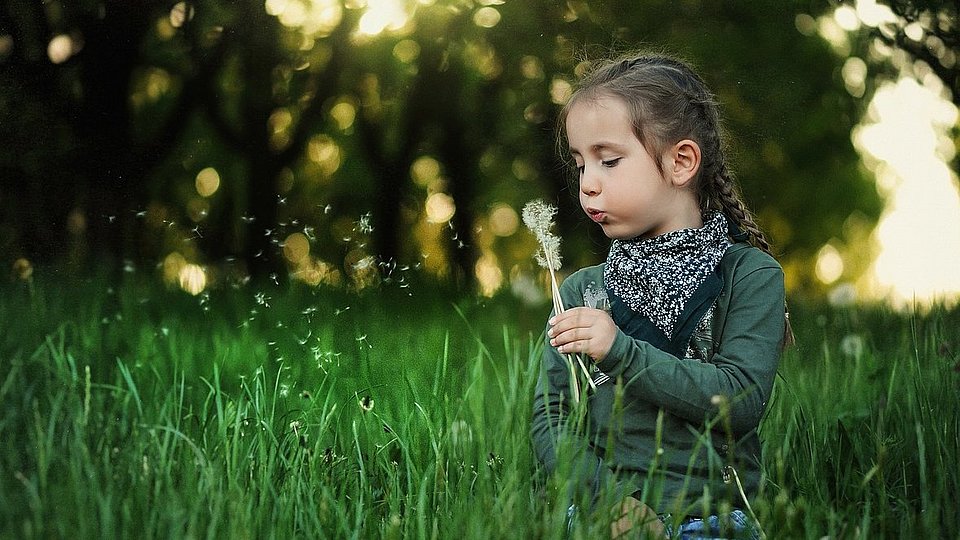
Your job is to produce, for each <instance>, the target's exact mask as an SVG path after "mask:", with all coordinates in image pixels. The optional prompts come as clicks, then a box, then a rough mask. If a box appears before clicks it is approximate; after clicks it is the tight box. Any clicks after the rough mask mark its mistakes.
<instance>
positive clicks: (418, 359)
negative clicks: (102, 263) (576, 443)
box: [0, 276, 960, 539]
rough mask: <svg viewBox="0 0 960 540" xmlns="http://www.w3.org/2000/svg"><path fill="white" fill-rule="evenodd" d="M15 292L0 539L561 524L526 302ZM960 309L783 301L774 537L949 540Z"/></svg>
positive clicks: (3, 395) (0, 357)
mask: <svg viewBox="0 0 960 540" xmlns="http://www.w3.org/2000/svg"><path fill="white" fill-rule="evenodd" d="M31 289H32V290H28V289H27V288H26V287H25V285H24V284H23V283H7V284H5V285H3V286H2V295H0V406H2V411H3V412H2V420H0V441H2V443H0V497H2V501H3V504H2V505H0V537H5V538H6V537H17V538H19V537H24V538H36V537H44V538H45V537H64V536H71V537H80V538H94V537H95V538H100V537H137V538H156V537H163V538H168V537H177V538H181V537H184V538H270V537H280V538H287V537H305V538H320V537H335V538H380V537H383V538H448V537H453V536H463V537H467V538H561V537H562V529H563V509H562V508H560V507H559V506H558V505H555V504H553V505H551V504H549V503H550V502H551V501H550V500H549V499H550V497H544V496H541V493H543V486H542V483H541V482H540V481H538V480H537V477H536V475H535V470H536V466H535V458H534V457H533V454H532V450H531V447H530V442H529V435H528V432H529V416H530V402H531V398H532V392H533V390H532V386H533V382H534V377H535V374H536V370H537V367H538V362H539V353H540V347H541V343H540V339H539V331H540V329H541V328H542V325H543V319H544V317H545V315H546V311H547V309H548V308H546V307H543V308H536V309H529V308H522V307H519V306H517V305H514V303H512V302H511V301H509V300H508V299H505V298H501V299H495V300H490V301H482V302H481V301H476V300H469V299H468V300H459V301H457V302H453V301H450V300H449V299H444V297H443V296H444V295H443V294H437V293H434V294H427V293H423V292H417V293H410V291H409V289H400V288H390V287H385V288H382V289H380V290H377V291H372V292H367V293H364V294H360V295H356V294H348V293H345V292H338V291H319V290H315V289H303V288H294V289H293V290H291V291H288V292H280V291H279V289H277V288H276V287H272V288H271V287H269V286H267V287H260V288H256V287H244V288H240V289H226V290H221V291H214V292H213V293H211V294H210V295H209V296H206V297H202V298H194V297H190V296H187V295H185V294H183V293H180V292H177V291H168V290H165V289H163V288H162V287H158V286H156V285H155V284H150V283H149V282H143V281H140V280H138V279H137V278H136V277H135V276H130V277H129V278H128V280H127V281H126V282H125V283H123V284H120V285H117V286H115V288H113V289H111V288H109V287H108V286H107V285H106V284H105V283H104V282H102V281H100V280H89V281H83V282H65V281H62V282H54V281H52V280H47V281H45V282H38V283H35V284H33V286H32V287H31ZM958 323H960V313H958V312H957V311H956V310H954V311H943V310H934V311H933V312H931V313H930V314H927V315H923V316H920V315H916V316H911V315H899V314H895V313H892V312H888V311H885V310H883V309H876V308H873V309H863V310H854V309H847V310H830V309H826V308H807V309H800V310H796V313H795V314H794V324H795V327H796V329H797V332H798V346H797V347H796V348H794V349H793V350H791V351H789V352H788V353H787V355H786V356H785V358H784V360H783V363H782V365H781V370H780V371H781V376H782V377H781V379H780V380H779V381H778V384H777V388H776V392H775V396H774V399H773V400H772V402H771V404H770V408H769V412H768V414H767V417H766V419H765V422H764V424H763V427H762V431H763V435H764V439H765V446H766V448H765V452H766V453H765V459H766V468H767V471H768V480H769V482H768V483H767V484H766V486H765V489H764V492H763V493H762V494H761V496H760V497H759V498H758V499H757V500H756V501H754V509H755V510H756V511H757V513H758V515H759V517H760V520H761V522H762V524H763V526H764V528H765V529H766V531H767V533H768V534H769V536H770V538H817V539H819V538H821V537H823V536H830V537H836V538H921V537H922V538H934V537H935V538H941V537H947V538H956V537H958V532H957V531H958V529H957V521H958V519H957V517H956V512H955V509H956V497H957V494H960V481H958V478H960V473H958V467H957V463H958V458H960V455H958V454H960V451H958V448H960V426H958V423H960V414H958V413H960V405H958V401H957V398H956V396H957V392H958V384H960V374H958V362H960V341H958V340H957V333H956V330H955V329H956V328H958V327H960V324H958ZM858 343H859V346H858V345H857V344H858ZM605 527H606V524H603V523H599V522H598V523H595V524H593V525H588V527H587V529H585V530H584V531H583V532H584V534H585V535H587V536H590V537H599V535H600V533H602V532H603V531H604V530H605Z"/></svg>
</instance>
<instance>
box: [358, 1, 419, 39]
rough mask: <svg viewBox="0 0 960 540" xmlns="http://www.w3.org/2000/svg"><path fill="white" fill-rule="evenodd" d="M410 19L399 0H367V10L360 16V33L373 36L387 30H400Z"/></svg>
mask: <svg viewBox="0 0 960 540" xmlns="http://www.w3.org/2000/svg"><path fill="white" fill-rule="evenodd" d="M409 21H410V14H409V13H408V12H407V10H406V9H404V6H403V2H401V1H400V0H368V2H367V11H366V12H365V13H364V14H363V16H361V17H360V23H359V24H358V25H357V29H358V30H359V32H360V34H362V35H366V36H375V35H377V34H380V33H382V32H384V31H387V30H393V31H396V30H400V29H401V28H403V27H404V26H406V24H407V23H408V22H409Z"/></svg>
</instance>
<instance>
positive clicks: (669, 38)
mask: <svg viewBox="0 0 960 540" xmlns="http://www.w3.org/2000/svg"><path fill="white" fill-rule="evenodd" d="M8 4H9V5H8V6H5V7H3V8H0V38H3V39H5V38H8V37H9V38H10V40H11V41H8V42H5V43H8V46H6V47H5V48H4V52H0V81H2V82H3V84H0V138H2V139H3V140H4V141H5V142H7V143H8V144H7V146H6V147H5V150H3V151H0V172H2V174H0V183H2V187H3V190H2V191H3V194H2V195H0V208H2V209H3V210H4V217H2V218H0V248H3V249H4V251H5V252H7V253H10V254H11V260H12V259H15V258H16V257H18V256H26V257H27V258H29V259H31V260H35V261H37V260H39V261H44V260H45V259H46V260H57V261H59V260H61V259H72V260H74V261H81V262H82V261H95V262H96V263H101V264H102V261H103V260H104V259H100V258H92V259H91V258H90V255H91V253H92V254H96V253H97V252H105V253H108V254H110V255H112V257H113V259H112V260H114V261H122V260H123V259H130V260H134V261H135V262H137V263H141V262H143V263H147V264H153V263H154V262H155V261H156V260H159V259H161V258H162V257H164V256H165V255H166V254H168V253H170V252H171V251H179V252H181V253H182V254H183V255H184V256H185V257H186V258H187V259H188V260H190V261H191V262H211V263H219V262H222V261H223V260H227V259H231V260H237V261H240V262H242V265H241V266H243V267H244V269H245V271H247V272H250V273H253V274H255V275H259V276H260V277H266V276H268V275H270V274H271V273H272V274H276V275H279V276H284V275H286V272H285V271H284V270H286V268H285V263H286V262H287V261H284V260H283V259H282V257H281V252H280V250H279V249H278V246H279V245H280V244H281V243H282V242H283V241H284V240H285V239H286V238H287V236H288V235H289V234H291V233H294V232H299V231H304V230H305V229H309V230H311V231H312V233H311V234H310V236H311V242H312V246H311V247H312V249H311V256H312V257H316V258H320V259H322V260H324V261H326V262H332V263H333V264H335V265H338V266H342V267H343V269H344V270H346V269H347V267H348V266H349V265H350V260H349V258H350V256H351V254H352V255H353V256H355V257H360V256H362V255H368V254H372V255H377V256H379V257H380V258H381V259H382V260H384V261H387V262H389V263H397V264H409V265H413V264H416V263H417V262H420V261H421V257H422V256H426V255H429V257H432V260H433V261H441V262H439V263H437V266H439V267H441V270H442V271H446V272H447V273H448V275H449V276H451V277H455V278H456V277H459V278H462V281H465V282H468V283H469V282H470V280H471V279H473V277H474V273H475V267H476V264H475V263H476V262H477V260H478V258H480V257H481V256H484V257H486V258H487V261H490V260H496V262H497V264H498V266H499V269H500V270H501V272H502V273H503V274H504V275H506V274H509V273H510V272H511V271H513V270H514V269H515V268H518V269H520V270H524V269H526V268H527V267H526V266H525V265H527V264H529V255H530V251H531V250H532V245H531V243H530V242H529V240H528V239H527V238H526V237H525V235H523V234H518V233H514V234H507V236H502V237H501V236H496V235H494V234H492V233H491V232H490V231H491V230H492V227H491V226H490V223H489V218H490V215H489V214H490V212H491V210H492V209H493V208H494V207H495V206H496V205H498V204H505V205H508V206H510V207H512V208H513V209H519V208H520V207H521V206H522V205H523V203H525V202H526V201H528V200H530V199H532V198H535V197H546V198H548V199H550V200H558V201H559V202H560V204H561V213H560V219H561V222H560V223H559V225H560V228H561V231H560V232H561V234H562V236H563V237H564V238H568V239H569V241H568V243H567V244H566V246H565V260H567V261H570V262H571V263H572V265H573V266H580V265H584V264H587V263H591V262H596V261H597V260H598V259H599V258H602V257H603V255H604V252H605V248H604V247H603V246H604V245H606V241H605V239H602V238H600V236H599V233H598V232H594V233H592V234H594V236H593V237H588V235H587V234H586V233H583V234H576V235H574V234H570V233H571V232H572V230H573V229H575V228H576V229H578V230H584V229H585V228H586V227H587V225H586V223H587V222H586V221H585V220H583V219H578V218H577V216H579V215H580V211H579V209H578V208H577V203H576V201H575V197H572V196H570V195H575V193H571V190H570V189H569V187H568V186H567V185H566V180H567V177H568V175H567V174H566V172H565V171H563V170H562V166H561V164H560V159H559V158H558V156H557V149H556V147H555V143H554V136H555V127H556V126H555V125H554V124H555V118H556V114H557V110H558V108H559V106H560V103H561V102H562V99H563V98H562V96H561V95H560V94H562V92H560V91H559V90H561V89H562V88H563V85H564V84H569V83H572V82H574V81H575V79H576V76H575V71H576V66H577V65H578V63H579V61H580V59H581V57H583V56H585V55H589V56H597V55H608V54H610V53H611V52H619V51H625V50H629V49H634V48H652V49H665V50H667V51H668V52H672V53H677V54H680V55H683V56H686V57H687V58H688V59H689V60H690V61H691V62H692V63H694V64H695V65H696V66H697V67H698V68H699V70H700V71H701V72H702V73H703V75H704V77H705V78H706V79H707V81H708V82H709V83H710V85H711V86H712V87H713V88H714V89H715V91H716V93H717V94H718V96H719V98H720V100H721V102H722V105H723V109H724V111H725V114H726V117H727V118H726V119H727V121H728V122H727V123H728V127H729V135H730V136H729V141H730V147H731V150H732V151H733V154H734V159H732V162H733V165H734V170H735V171H737V172H738V174H739V177H740V179H741V180H742V183H743V186H744V192H745V198H746V200H747V202H748V203H749V205H750V206H751V207H752V208H753V209H754V210H756V212H757V213H758V217H759V218H760V219H759V221H760V224H761V226H763V227H764V228H765V229H767V230H768V231H769V232H770V233H771V237H772V239H773V241H774V243H775V245H776V247H777V249H778V250H779V251H780V252H782V253H783V254H784V262H785V265H786V266H788V267H790V268H791V269H792V271H791V272H790V273H789V275H791V276H792V278H791V283H790V286H791V288H794V289H796V288H804V287H805V288H815V287H816V285H815V284H816V282H815V280H814V279H813V277H812V275H811V274H810V271H809V268H811V267H812V265H808V264H798V263H799V262H800V261H807V260H809V258H810V257H812V256H814V254H815V253H816V251H817V250H818V249H819V248H820V247H821V246H822V245H823V244H824V243H826V242H828V241H830V240H831V239H833V238H834V237H837V236H843V234H845V233H843V232H841V231H844V230H850V229H856V228H844V224H846V223H847V222H848V221H849V219H850V217H851V216H857V218H856V219H859V220H861V221H862V222H864V223H866V224H867V226H866V227H861V228H860V229H857V230H861V232H862V229H864V228H865V229H866V230H869V228H870V226H871V225H872V224H873V223H874V222H875V220H876V218H877V216H878V213H879V207H880V201H879V198H878V196H877V193H876V191H875V189H874V186H873V184H872V182H871V181H870V179H869V178H868V177H867V176H866V175H865V172H864V171H863V170H862V169H861V168H860V167H859V158H858V156H857V155H856V153H855V152H854V150H853V147H852V145H851V142H850V129H851V128H852V127H853V126H854V125H855V124H856V123H857V122H858V120H859V117H860V113H861V110H862V108H863V107H862V106H860V105H859V104H858V103H857V102H856V100H855V99H854V98H853V97H851V96H850V95H849V94H848V93H847V92H846V90H845V89H844V87H843V82H842V80H841V78H840V75H839V73H840V66H841V65H842V62H843V59H842V58H839V57H838V56H837V55H836V54H835V53H834V52H833V51H832V50H831V49H830V48H829V47H828V45H827V44H826V43H825V42H824V40H822V39H821V38H820V37H819V36H817V35H815V34H814V35H809V36H807V35H803V34H801V33H800V31H799V30H798V29H797V25H796V17H797V15H798V14H800V13H804V14H809V15H813V16H818V15H820V14H821V13H822V12H824V11H827V10H829V9H830V6H829V5H827V4H823V5H818V4H816V3H808V2H789V3H786V4H785V3H784V2H781V1H772V0H765V1H762V2H749V3H745V2H740V3H731V2H722V1H718V0H702V1H701V0H684V1H682V2H666V1H659V0H658V1H650V2H646V1H645V2H636V1H633V0H612V1H606V2H587V1H571V2H553V1H548V0H529V1H528V0H524V1H510V2H503V3H499V2H497V3H493V4H491V3H489V2H479V1H473V0H465V1H459V0H458V1H454V0H449V1H447V0H441V1H437V2H424V3H408V4H409V6H413V5H416V8H415V9H414V8H413V7H410V9H411V10H412V11H411V12H410V13H409V15H410V24H407V25H404V26H402V27H401V28H399V29H396V30H388V31H383V32H380V33H377V34H375V35H372V36H360V35H358V33H357V30H358V28H359V27H360V26H361V25H362V23H363V17H364V15H366V14H367V13H368V10H372V9H374V6H373V3H370V5H368V6H366V7H363V5H364V3H363V2H343V3H341V2H331V3H330V4H331V6H330V7H331V10H330V11H329V12H325V13H326V15H325V17H327V19H326V20H325V22H326V23H328V24H330V25H331V27H329V28H326V27H323V28H321V29H318V28H312V29H311V28H309V26H310V24H308V23H309V22H310V20H312V19H310V18H309V17H296V16H293V15H294V12H295V11H296V8H297V7H298V6H300V7H303V6H304V5H306V6H309V5H313V4H316V3H311V2H305V3H301V2H299V1H292V2H289V3H287V2H264V1H263V0H242V1H236V2H217V1H214V0H209V1H202V2H201V1H198V2H186V3H179V4H176V5H175V6H174V10H173V12H171V10H170V8H171V6H170V5H169V3H162V2H144V3H142V5H141V4H136V5H134V4H128V3H124V2H105V3H103V2H98V1H86V2H82V3H80V5H79V6H76V7H75V8H73V9H68V7H67V6H68V5H70V3H69V2H61V1H57V0H52V1H50V2H47V3H46V5H47V6H48V7H47V8H40V7H38V6H39V4H37V5H27V4H23V3H12V4H11V3H8ZM347 5H349V6H350V7H346V6H347ZM184 6H185V7H184ZM284 9H289V10H290V13H287V14H286V16H284V15H283V14H278V13H273V14H271V13H268V10H270V11H271V12H275V11H277V10H281V11H282V10H284ZM178 10H180V11H178ZM808 12H809V13H808ZM332 14H335V15H336V16H334V15H332ZM491 17H493V18H491ZM174 20H177V21H178V22H177V23H176V24H174V23H173V22H172V21H174ZM297 21H299V22H297ZM59 33H62V35H61V36H60V37H61V38H62V39H61V40H60V43H61V44H63V43H66V44H67V47H66V49H65V51H67V52H68V53H69V54H67V57H66V58H64V59H63V63H62V64H53V63H51V62H50V59H49V58H48V53H47V45H48V41H47V40H48V38H47V37H45V36H48V35H53V34H59ZM67 36H75V37H71V38H69V39H67ZM64 39H66V42H64V41H63V40H64ZM73 39H76V42H74V41H71V40H73ZM71 43H73V45H70V44H71ZM80 43H82V44H83V46H82V47H80V46H79V44H80ZM74 49H76V50H74ZM121 53H122V54H121ZM337 106H343V107H344V108H343V109H337V110H338V111H340V112H339V113H335V109H336V107H337ZM321 143H322V144H321ZM318 145H319V146H318ZM318 148H319V149H318ZM423 157H428V158H430V159H434V160H435V162H436V163H437V164H438V165H439V175H436V176H435V177H433V178H427V179H426V180H423V179H421V180H420V181H419V182H415V181H414V179H413V178H412V177H411V173H410V171H411V166H412V165H413V164H415V163H416V160H417V159H419V158H423ZM207 167H213V168H215V169H216V170H217V171H218V172H219V173H220V178H221V184H220V188H219V190H217V191H216V193H213V194H212V195H210V196H208V197H203V196H200V195H199V194H198V193H197V192H196V189H195V188H194V181H195V178H196V176H197V173H198V172H200V171H201V170H203V169H205V168H207ZM64 187H66V189H64ZM439 192H442V193H444V194H447V195H449V196H450V198H451V200H452V201H453V202H454V204H455V206H456V212H455V213H454V214H453V217H452V218H451V219H452V220H451V222H450V223H449V227H450V230H447V229H446V228H445V227H447V226H448V224H446V223H443V224H436V223H427V222H426V219H425V201H426V200H427V197H428V196H429V195H431V194H434V193H439ZM367 213H369V214H370V215H371V218H372V225H373V226H374V227H373V231H372V234H371V238H370V239H369V243H368V244H369V245H365V246H364V247H363V249H359V248H357V247H356V246H354V245H351V244H350V242H347V241H345V240H344V238H345V237H346V236H349V234H348V233H349V232H350V224H351V223H353V222H354V221H356V220H357V218H358V217H359V216H361V215H364V214H367ZM424 231H427V232H424ZM431 235H432V236H433V238H432V239H431V238H429V237H430V236H431ZM425 237H426V238H425ZM840 240H842V241H844V242H849V243H851V244H853V243H855V241H857V240H859V238H840ZM494 256H495V257H496V259H493V257H494ZM345 260H346V262H345ZM438 272H439V271H438ZM851 277H852V276H851Z"/></svg>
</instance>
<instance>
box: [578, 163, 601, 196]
mask: <svg viewBox="0 0 960 540" xmlns="http://www.w3.org/2000/svg"><path fill="white" fill-rule="evenodd" d="M580 192H581V193H583V194H584V195H588V196H591V197H592V196H595V195H598V194H600V182H598V181H597V179H596V177H595V176H594V175H593V174H590V173H589V172H587V170H586V169H584V170H583V171H581V172H580Z"/></svg>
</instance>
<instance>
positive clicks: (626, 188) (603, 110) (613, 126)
mask: <svg viewBox="0 0 960 540" xmlns="http://www.w3.org/2000/svg"><path fill="white" fill-rule="evenodd" d="M629 118H630V114H629V111H628V110H627V106H626V104H625V103H624V102H623V101H622V100H621V99H619V98H615V97H609V96H607V97H599V98H597V99H584V100H581V101H578V102H575V103H574V104H573V105H572V106H571V107H570V109H569V111H568V113H567V118H566V132H567V140H568V141H569V142H570V154H571V155H572V156H573V159H574V161H576V163H577V169H578V173H579V178H580V180H579V182H580V205H581V206H582V207H583V210H584V211H585V212H586V213H587V216H589V217H590V219H592V220H593V221H595V222H597V223H599V224H600V227H601V228H602V229H603V232H604V234H606V235H607V237H609V238H615V239H620V240H626V239H630V238H636V237H643V238H650V237H654V236H659V235H661V234H663V233H666V232H669V231H674V230H677V229H683V228H698V227H702V226H703V223H702V220H701V217H700V210H699V207H698V205H697V201H696V197H695V195H694V194H693V192H692V191H691V190H690V189H688V188H686V187H685V185H686V184H685V183H684V184H683V185H678V184H677V183H676V182H675V181H674V179H673V178H672V175H671V174H670V172H669V171H670V170H672V166H671V163H670V158H669V156H668V155H663V156H658V159H660V160H661V162H662V163H663V169H664V171H668V172H667V174H666V175H664V174H662V173H661V172H660V170H659V169H658V168H657V164H656V162H655V161H654V158H653V157H651V155H650V153H649V152H647V149H646V148H644V146H643V144H641V143H640V140H639V139H638V138H637V137H636V135H634V133H633V129H632V128H631V126H630V121H629Z"/></svg>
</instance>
